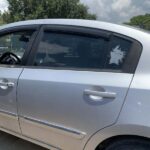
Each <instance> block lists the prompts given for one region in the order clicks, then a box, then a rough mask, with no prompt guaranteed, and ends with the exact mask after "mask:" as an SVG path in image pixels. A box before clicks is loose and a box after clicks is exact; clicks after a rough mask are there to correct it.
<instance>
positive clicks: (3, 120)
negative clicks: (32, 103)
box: [0, 27, 34, 133]
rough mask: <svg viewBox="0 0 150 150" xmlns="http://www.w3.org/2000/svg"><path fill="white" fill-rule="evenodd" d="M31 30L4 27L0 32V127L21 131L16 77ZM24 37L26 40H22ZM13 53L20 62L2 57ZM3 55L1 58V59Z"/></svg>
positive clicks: (21, 69)
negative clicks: (4, 29)
mask: <svg viewBox="0 0 150 150" xmlns="http://www.w3.org/2000/svg"><path fill="white" fill-rule="evenodd" d="M33 32H34V31H33V30H26V28H24V29H21V30H20V29H19V27H18V29H17V28H16V29H15V31H14V29H6V31H1V32H0V56H1V57H0V128H2V129H6V130H11V131H14V132H15V133H21V132H20V127H19V122H18V111H17V97H16V94H17V85H18V78H19V76H20V74H21V73H22V71H23V67H21V65H22V60H23V55H24V54H25V53H27V49H28V48H29V47H28V45H29V43H30V40H31V37H32V35H33ZM23 38H26V40H23ZM8 52H9V53H12V54H14V55H15V56H16V57H17V58H18V59H19V60H20V63H18V62H16V63H17V64H14V63H15V60H14V61H12V59H13V58H9V56H7V57H5V58H4V55H5V54H6V53H7V54H8ZM2 57H3V59H2Z"/></svg>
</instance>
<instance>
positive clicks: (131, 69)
mask: <svg viewBox="0 0 150 150" xmlns="http://www.w3.org/2000/svg"><path fill="white" fill-rule="evenodd" d="M45 30H49V31H50V32H56V33H58V31H59V32H63V33H66V34H68V33H71V34H74V33H75V34H76V33H77V34H79V35H83V34H84V35H90V36H91V35H94V36H99V37H103V36H102V35H104V38H108V39H110V41H109V43H108V47H109V49H107V50H110V46H111V38H113V36H117V37H120V38H123V39H125V40H128V41H130V42H132V46H131V49H130V52H129V53H130V54H128V55H129V57H131V58H132V59H131V58H130V60H129V62H131V61H132V62H133V63H132V65H131V64H129V62H128V65H126V63H127V62H125V64H124V66H125V65H126V67H123V69H122V70H115V69H91V68H90V69H88V68H87V69H86V68H71V67H68V68H67V67H66V68H64V67H48V66H34V65H33V61H34V58H35V56H36V53H37V51H38V46H39V43H40V41H41V40H42V37H43V34H44V31H45ZM93 31H94V32H93ZM100 33H101V34H102V35H99V34H100ZM104 33H106V34H104ZM142 50H143V46H142V44H141V43H140V42H139V41H137V40H136V39H133V38H131V37H128V36H126V35H123V34H119V33H116V32H112V31H107V30H103V29H96V28H90V27H82V26H70V25H47V24H46V25H41V28H40V31H39V34H38V37H37V38H36V40H35V42H34V43H33V46H32V49H31V53H30V57H29V59H28V61H27V66H28V68H31V69H53V70H72V71H92V72H112V73H129V74H134V73H135V71H136V68H137V66H138V62H139V60H140V56H141V53H142ZM131 52H132V53H131ZM133 52H136V53H134V54H135V55H134V56H133ZM131 55H132V56H131Z"/></svg>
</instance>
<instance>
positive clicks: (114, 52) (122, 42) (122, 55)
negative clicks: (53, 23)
mask: <svg viewBox="0 0 150 150" xmlns="http://www.w3.org/2000/svg"><path fill="white" fill-rule="evenodd" d="M131 46H132V42H131V41H129V40H126V39H124V38H121V37H117V36H113V38H112V40H111V45H110V50H109V52H108V55H107V61H106V66H105V68H107V69H116V70H121V69H122V68H123V66H124V63H125V61H126V58H127V55H128V54H129V51H130V49H131Z"/></svg>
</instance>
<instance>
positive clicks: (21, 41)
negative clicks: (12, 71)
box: [0, 31, 33, 64]
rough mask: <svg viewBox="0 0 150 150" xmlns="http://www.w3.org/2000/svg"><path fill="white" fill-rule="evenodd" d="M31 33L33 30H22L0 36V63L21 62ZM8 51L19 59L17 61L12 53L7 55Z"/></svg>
mask: <svg viewBox="0 0 150 150" xmlns="http://www.w3.org/2000/svg"><path fill="white" fill-rule="evenodd" d="M32 34H33V31H23V32H15V33H10V34H7V35H3V36H0V63H1V64H15V63H17V64H18V63H19V62H21V60H22V57H23V55H24V53H25V50H26V49H27V46H28V43H29V42H30V39H31V36H32ZM10 53H12V54H14V55H15V56H16V57H17V58H18V59H19V60H20V61H19V62H18V61H17V59H16V58H15V56H14V55H9V54H10ZM15 61H16V62H15Z"/></svg>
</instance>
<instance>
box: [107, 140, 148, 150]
mask: <svg viewBox="0 0 150 150" xmlns="http://www.w3.org/2000/svg"><path fill="white" fill-rule="evenodd" d="M105 146H106V147H105V148H104V150H150V141H148V140H143V139H130V138H129V139H120V140H117V141H114V142H110V143H109V144H108V145H105Z"/></svg>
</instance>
